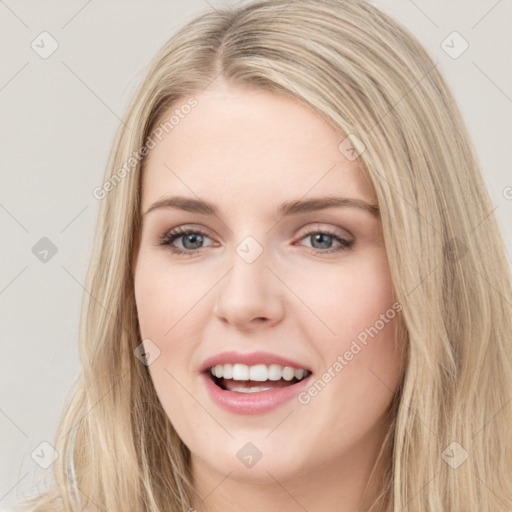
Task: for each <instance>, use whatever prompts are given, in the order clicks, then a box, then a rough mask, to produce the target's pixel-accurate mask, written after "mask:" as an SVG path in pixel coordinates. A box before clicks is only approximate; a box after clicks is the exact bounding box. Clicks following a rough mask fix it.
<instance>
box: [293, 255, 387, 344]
mask: <svg viewBox="0 0 512 512" xmlns="http://www.w3.org/2000/svg"><path fill="white" fill-rule="evenodd" d="M300 281H301V282H297V283H295V290H296V291H297V295H298V296H299V297H300V298H301V299H302V301H303V302H304V303H305V304H306V305H307V306H308V309H309V312H308V314H306V315H304V316H302V317H301V318H303V319H304V320H303V321H304V324H303V328H305V329H307V325H308V324H309V325H310V330H311V329H313V328H314V331H315V332H316V333H317V334H316V338H321V339H322V340H325V341H326V342H329V344H331V345H336V344H337V343H338V342H339V343H341V344H343V343H344V342H346V341H347V340H348V341H349V340H351V339H352V338H354V337H356V336H357V335H358V334H359V333H360V332H361V331H364V329H365V328H369V327H371V326H372V325H374V324H375V322H376V321H377V320H379V318H380V315H381V314H384V313H386V311H388V310H389V309H390V308H391V307H392V305H393V287H392V282H391V277H390V273H389V268H388V265H387V260H386V257H385V253H384V251H383V250H381V249H379V250H375V251H373V252H371V251H369V252H368V253H367V254H365V255H362V256H361V257H357V258H353V259H351V260H350V261H349V260H347V263H346V264H345V263H343V264H342V265H341V264H340V265H339V266H335V265H325V266H320V265H316V267H315V269H314V271H310V272H305V273H304V274H303V276H302V277H301V280H300ZM313 313H314V314H313ZM392 313H393V312H392ZM312 339H314V338H312Z"/></svg>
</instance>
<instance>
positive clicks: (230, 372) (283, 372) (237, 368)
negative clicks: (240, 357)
mask: <svg viewBox="0 0 512 512" xmlns="http://www.w3.org/2000/svg"><path fill="white" fill-rule="evenodd" d="M210 373H211V374H212V375H213V376H215V377H217V378H219V379H220V378H224V379H233V380H254V381H259V382H265V381H266V380H280V379H284V380H287V381H290V380H293V378H296V379H297V380H302V379H303V378H304V377H305V376H307V374H308V371H307V370H303V369H296V368H292V367H291V366H284V367H283V366H281V365H279V364H271V365H268V366H267V365H266V364H256V365H254V366H247V365H246V364H238V363H236V364H218V365H216V366H213V367H212V368H210ZM252 389H256V388H252ZM249 392H250V391H249Z"/></svg>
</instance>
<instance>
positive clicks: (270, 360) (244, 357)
mask: <svg viewBox="0 0 512 512" xmlns="http://www.w3.org/2000/svg"><path fill="white" fill-rule="evenodd" d="M235 363H239V364H246V365H247V366H254V365H257V364H266V365H270V364H278V365H280V366H283V367H284V366H290V367H292V368H296V369H303V370H308V371H311V370H310V369H309V368H308V367H307V366H306V365H304V364H302V363H298V362H297V361H293V360H292V359H288V358H286V357H282V356H278V355H276V354H271V353H270V352H261V351H258V352H246V353H244V352H236V351H229V352H221V353H220V354H217V355H215V356H212V357H209V358H208V359H206V360H205V361H204V362H203V364H202V365H201V366H200V368H199V371H200V372H204V371H207V370H208V369H210V368H212V367H213V366H216V365H218V364H235Z"/></svg>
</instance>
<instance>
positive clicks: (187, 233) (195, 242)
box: [157, 227, 355, 256]
mask: <svg viewBox="0 0 512 512" xmlns="http://www.w3.org/2000/svg"><path fill="white" fill-rule="evenodd" d="M306 238H309V239H310V240H311V243H312V245H313V247H312V249H313V252H314V253H315V254H317V253H319V254H328V253H333V252H342V251H347V250H349V249H352V247H353V245H354V243H355V241H354V240H347V239H345V238H342V237H341V236H339V235H337V234H336V233H334V232H331V231H329V230H326V229H323V230H320V229H317V230H312V231H309V232H307V233H306V234H305V235H304V236H303V237H302V238H301V240H304V239H306ZM205 239H210V237H209V236H208V235H207V233H205V232H204V231H202V230H200V229H191V228H181V227H179V228H175V229H172V230H171V231H168V232H166V233H164V234H163V235H162V236H161V237H160V238H159V239H158V241H157V245H159V246H165V247H168V248H169V250H170V251H171V252H172V253H173V254H179V255H188V256H192V255H193V254H194V253H198V252H199V251H200V250H201V249H204V248H205V246H204V245H203V244H204V241H205ZM176 240H180V241H181V244H182V247H176V246H175V245H173V244H174V242H175V241H176ZM335 242H337V243H338V245H337V246H336V245H335V246H334V247H333V243H335ZM315 245H316V246H317V247H315Z"/></svg>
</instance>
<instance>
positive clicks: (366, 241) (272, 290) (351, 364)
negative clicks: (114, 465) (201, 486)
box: [134, 83, 400, 487]
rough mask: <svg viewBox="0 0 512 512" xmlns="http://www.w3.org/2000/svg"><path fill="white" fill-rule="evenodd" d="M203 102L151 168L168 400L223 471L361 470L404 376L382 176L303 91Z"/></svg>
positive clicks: (160, 385) (155, 152)
mask: <svg viewBox="0 0 512 512" xmlns="http://www.w3.org/2000/svg"><path fill="white" fill-rule="evenodd" d="M195 100H196V102H197V103H196V102H194V101H191V102H190V103H189V104H192V105H195V106H193V108H183V109H182V110H180V106H181V105H185V104H187V98H185V99H183V101H181V102H178V103H177V104H176V105H175V107H173V109H172V110H173V111H174V110H175V109H178V111H180V112H181V115H179V116H177V117H176V118H175V123H174V125H173V128H172V130H168V133H167V134H165V131H164V132H163V133H164V136H163V137H161V141H158V138H155V137H153V139H154V141H155V142H156V143H157V144H156V146H155V147H154V148H153V149H152V150H151V151H150V153H149V157H148V160H147V167H146V169H145V171H144V177H143V195H142V213H143V227H142V235H141V242H140V247H139V248H138V252H137V254H136V256H137V257H136V264H135V267H134V277H135V296H136V304H137V310H138V318H139V323H140V329H141V334H142V337H143V339H146V342H145V343H146V349H147V351H148V352H149V362H150V364H149V371H150V374H151V378H152V381H153V383H154V386H155V389H156V392H157V394H158V397H159V399H160V401H161V404H162V406H163V408H164V410H165V412H166V413H167V415H168V417H169V419H170V421H171V422H172V424H173V425H174V427H175V429H176V431H177V433H178V434H179V436H180V437H181V439H182V440H183V442H184V443H185V444H186V445H187V447H188V448H189V449H190V451H191V455H192V463H193V467H194V471H196V474H202V475H210V476H211V477H212V478H211V481H212V482H215V481H216V482H217V483H218V482H220V481H221V480H222V478H223V477H224V476H225V475H227V474H228V473H230V478H232V479H235V480H245V481H252V482H254V483H263V482H273V481H274V480H273V478H275V479H277V480H278V481H280V482H284V481H285V480H287V479H291V478H293V477H298V476H299V475H302V476H304V477H305V476H307V475H311V474H315V475H320V474H323V472H326V473H325V474H326V475H329V474H330V475H333V474H334V475H337V476H340V475H341V474H342V473H343V472H345V471H346V472H347V474H348V473H350V474H351V475H353V476H354V479H355V480H354V481H356V480H357V475H362V474H365V475H367V472H368V471H369V469H370V466H369V463H370V462H373V461H374V458H375V455H376V453H377V451H378V449H379V448H380V445H381V443H382V439H383V435H384V432H385V429H386V428H387V426H388V423H387V420H386V419H385V413H386V410H387V409H388V407H389V405H390V402H391V400H392V397H393V393H394V392H395V389H396V386H397V384H398V380H399V374H400V354H399V352H398V351H396V350H395V344H394V323H395V320H393V318H394V317H395V316H398V312H397V310H399V309H400V307H399V305H397V304H394V303H393V296H392V285H391V280H390V272H389V268H388V262H387V259H386V252H385V248H384V243H383V239H382V231H381V224H380V219H379V216H378V214H377V215H376V214H375V211H374V210H373V209H372V208H371V207H366V206H365V204H367V205H375V203H376V198H375V196H374V195H373V192H372V188H371V186H370V184H369V182H368V181H366V180H365V178H364V174H363V173H362V171H361V170H360V168H359V167H358V161H359V160H358V159H355V160H354V158H353V156H352V155H353V154H352V153H349V152H347V151H346V149H347V143H346V141H345V142H344V143H343V140H344V137H342V136H340V135H339V134H338V133H336V131H334V130H333V129H332V128H331V127H330V126H329V125H328V124H327V123H326V122H325V121H324V120H323V119H322V118H321V117H320V116H319V115H317V114H316V113H315V112H314V111H313V110H311V109H309V108H308V107H307V106H304V105H302V104H301V103H299V102H297V101H296V100H293V99H289V98H286V97H284V96H280V95H277V94H274V93H271V92H268V91H263V90H259V89H252V88H241V87H238V86H237V87H234V86H228V85H226V84H225V83H222V84H221V85H217V86H216V87H215V88H212V89H208V90H207V91H205V92H202V93H200V94H197V95H196V96H195ZM184 112H187V113H186V114H184ZM171 114H172V112H170V113H169V116H166V120H167V119H168V118H169V117H170V115H171ZM177 120H179V122H177ZM342 143H343V144H342ZM340 144H341V146H340ZM340 147H341V149H340ZM343 148H345V149H343ZM349 155H350V156H351V158H349V157H348V156H349ZM178 197H179V198H180V199H176V198H178ZM173 198H174V199H173ZM326 198H333V201H332V203H331V205H330V206H328V205H327V203H325V200H326ZM334 198H336V201H339V203H338V204H335V203H336V201H335V200H334ZM342 198H344V199H343V200H342V201H340V200H341V199H342ZM346 199H350V200H351V201H352V203H351V202H347V201H345V200H346ZM343 201H345V202H343ZM159 202H160V206H158V203H159ZM166 202H167V206H166V205H165V204H166ZM171 203H172V204H171ZM206 203H208V205H211V206H207V205H206ZM326 206H328V207H326ZM212 209H214V211H215V213H212V212H211V210H212ZM177 230H180V231H179V233H178V234H176V232H177ZM184 233H185V234H184ZM173 235H175V236H174V238H173ZM161 241H163V242H167V245H159V244H160V242H161ZM182 251H183V252H182ZM148 340H150V341H148ZM216 356H218V358H217V357H216ZM211 358H214V359H211ZM151 361H152V362H151ZM223 363H226V365H228V364H229V365H231V367H230V366H220V365H223ZM214 364H219V368H221V369H222V372H224V373H223V375H226V378H225V379H224V378H223V380H220V379H219V380H218V381H217V384H220V385H221V386H222V387H223V388H226V389H221V387H219V386H218V385H217V384H216V383H215V382H214V379H213V377H211V376H208V375H209V372H208V367H210V366H213V365H214ZM240 364H245V366H240ZM262 365H263V366H262ZM270 365H273V366H270ZM275 365H279V366H275ZM205 367H206V368H205ZM235 367H236V368H235ZM285 367H289V369H284V368H285ZM290 368H291V369H290ZM295 370H298V371H297V373H295ZM300 370H308V373H306V374H305V375H309V377H306V378H305V379H303V380H302V381H299V382H296V379H295V377H296V376H298V377H300V375H301V372H300ZM219 372H220V370H219ZM309 372H310V373H309ZM219 374H220V373H219ZM291 376H293V377H294V380H292V381H289V380H286V379H288V378H291ZM230 377H231V378H230ZM247 378H249V379H250V380H247ZM258 378H259V379H267V380H266V381H263V380H261V381H255V379H258ZM271 379H279V380H271ZM295 382H296V383H295ZM255 386H259V387H260V388H261V387H262V388H264V389H265V388H271V389H269V390H266V391H257V390H256V391H255V392H251V393H248V392H247V391H248V389H247V388H248V387H255ZM229 389H235V390H233V391H229ZM327 470H328V471H329V472H328V473H327ZM333 471H334V473H333ZM217 474H218V478H217V479H216V478H214V477H213V475H217ZM212 487H213V484H212Z"/></svg>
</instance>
